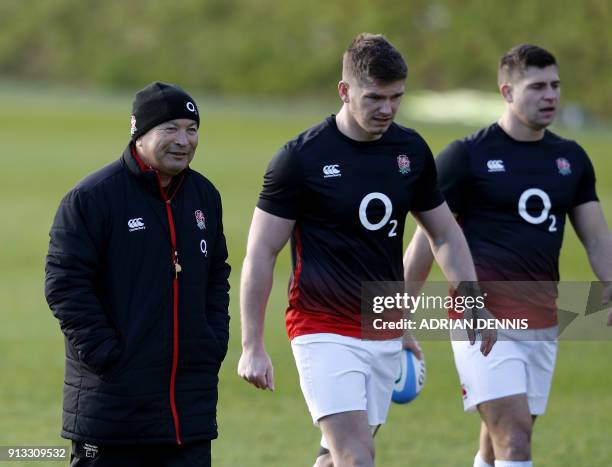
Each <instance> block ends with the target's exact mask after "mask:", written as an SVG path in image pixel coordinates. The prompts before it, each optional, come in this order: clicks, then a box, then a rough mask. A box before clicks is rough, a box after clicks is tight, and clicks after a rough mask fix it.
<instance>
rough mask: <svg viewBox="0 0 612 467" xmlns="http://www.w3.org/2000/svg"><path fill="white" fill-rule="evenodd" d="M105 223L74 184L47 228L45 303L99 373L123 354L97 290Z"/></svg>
mask: <svg viewBox="0 0 612 467" xmlns="http://www.w3.org/2000/svg"><path fill="white" fill-rule="evenodd" d="M104 225H105V223H104V217H103V215H102V213H101V211H100V209H99V207H98V206H96V205H95V203H94V202H93V200H92V199H91V198H90V197H88V196H87V195H85V194H83V193H81V192H79V191H78V190H76V189H75V190H73V191H71V192H69V193H68V194H67V195H66V196H65V197H64V199H63V200H62V202H61V204H60V206H59V208H58V210H57V213H56V215H55V219H54V221H53V226H52V227H51V231H50V233H49V236H50V241H49V252H48V255H47V260H46V265H45V273H46V275H45V296H46V298H47V303H48V304H49V307H50V308H51V310H52V312H53V315H54V316H55V317H56V318H57V319H58V320H59V322H60V327H61V329H62V332H63V333H64V335H65V336H66V338H67V340H68V342H69V344H70V345H71V346H72V347H73V348H74V349H75V350H76V353H77V355H78V357H79V359H80V360H81V362H82V363H84V364H85V365H86V366H88V367H90V368H91V369H92V370H93V371H94V372H96V373H98V374H101V373H103V372H104V371H105V370H106V369H107V368H109V367H110V366H111V365H112V364H113V363H114V362H115V361H116V360H117V359H118V358H119V356H120V353H121V350H120V342H119V338H118V335H117V332H116V330H115V328H114V327H113V326H112V324H111V322H110V321H109V319H108V317H107V316H106V314H105V313H104V310H103V308H102V305H101V303H100V300H99V299H98V296H97V294H96V277H97V275H98V272H99V268H100V262H101V261H100V256H101V252H102V251H103V250H104V240H103V239H104V229H105V227H104Z"/></svg>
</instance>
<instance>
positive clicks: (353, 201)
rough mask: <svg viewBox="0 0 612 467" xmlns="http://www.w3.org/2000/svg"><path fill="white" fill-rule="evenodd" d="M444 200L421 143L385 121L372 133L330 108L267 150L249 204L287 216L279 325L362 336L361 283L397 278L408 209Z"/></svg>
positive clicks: (295, 332) (299, 331) (295, 331)
mask: <svg viewBox="0 0 612 467" xmlns="http://www.w3.org/2000/svg"><path fill="white" fill-rule="evenodd" d="M442 202H443V199H442V196H441V194H440V192H439V190H438V188H437V183H436V168H435V163H434V161H433V156H432V154H431V151H430V149H429V147H428V146H427V143H425V141H424V140H423V138H421V136H419V135H418V134H417V133H416V132H415V131H414V130H410V129H407V128H403V127H401V126H399V125H397V124H395V123H394V124H392V125H391V126H390V128H389V129H388V130H387V132H386V133H385V134H383V135H382V137H381V138H379V139H378V140H376V141H368V142H360V141H355V140H352V139H350V138H348V137H347V136H345V135H344V134H342V133H341V132H340V131H339V130H338V128H337V126H336V120H335V117H334V116H333V115H332V116H330V117H328V118H326V119H325V120H324V121H323V122H321V123H320V124H318V125H316V126H314V127H312V128H310V129H308V130H306V131H305V132H303V133H302V134H300V135H299V136H298V137H297V138H295V139H293V140H291V141H290V142H288V143H287V144H286V145H285V146H284V147H283V148H282V149H281V150H280V151H279V152H278V154H277V155H276V156H275V157H274V158H273V159H272V161H271V162H270V164H269V166H268V169H267V172H266V174H265V177H264V184H263V190H262V192H261V194H260V197H259V201H258V203H257V206H258V207H259V208H260V209H262V210H264V211H266V212H268V213H270V214H272V215H275V216H279V217H283V218H286V219H294V220H295V221H296V223H295V227H294V230H293V232H292V236H291V250H292V263H293V272H292V275H291V278H290V285H289V306H288V308H287V313H286V325H287V332H288V334H289V338H290V339H293V338H294V337H296V336H299V335H303V334H312V333H335V334H341V335H345V336H352V337H361V335H362V333H361V315H360V313H361V304H360V301H361V283H362V282H364V281H402V280H403V265H402V255H403V245H402V239H403V234H404V222H405V219H406V215H407V213H408V211H428V210H430V209H433V208H435V207H437V206H439V205H440V204H441V203H442Z"/></svg>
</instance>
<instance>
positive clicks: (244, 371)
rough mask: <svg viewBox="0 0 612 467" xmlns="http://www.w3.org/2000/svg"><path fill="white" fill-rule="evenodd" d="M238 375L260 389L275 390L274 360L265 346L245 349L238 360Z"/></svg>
mask: <svg viewBox="0 0 612 467" xmlns="http://www.w3.org/2000/svg"><path fill="white" fill-rule="evenodd" d="M238 376H240V377H241V378H242V379H244V380H245V381H248V382H249V383H251V384H252V385H253V386H255V387H257V388H259V389H269V390H270V391H274V368H273V367H272V360H271V359H270V356H269V355H268V353H267V352H266V351H265V350H264V349H263V348H259V349H255V350H246V349H243V351H242V355H241V356H240V361H239V362H238Z"/></svg>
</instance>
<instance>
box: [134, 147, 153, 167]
mask: <svg viewBox="0 0 612 467" xmlns="http://www.w3.org/2000/svg"><path fill="white" fill-rule="evenodd" d="M131 149H132V156H133V157H134V160H135V161H136V163H137V164H138V167H140V170H141V171H143V172H147V171H150V170H152V171H154V172H156V170H155V169H154V168H153V167H151V166H150V165H146V164H145V163H144V162H143V161H142V159H141V158H140V156H139V155H138V153H137V152H136V147H135V146H134V145H133V144H132V145H131Z"/></svg>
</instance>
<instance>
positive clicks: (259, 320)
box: [240, 255, 275, 347]
mask: <svg viewBox="0 0 612 467" xmlns="http://www.w3.org/2000/svg"><path fill="white" fill-rule="evenodd" d="M274 262H275V258H274V257H271V258H266V257H262V256H257V257H256V256H252V255H247V256H246V258H245V260H244V264H243V266H242V276H241V281H240V283H241V286H240V318H241V323H242V346H243V347H255V346H263V332H264V322H265V313H266V304H267V302H268V298H269V296H270V290H271V289H272V274H273V271H274Z"/></svg>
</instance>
